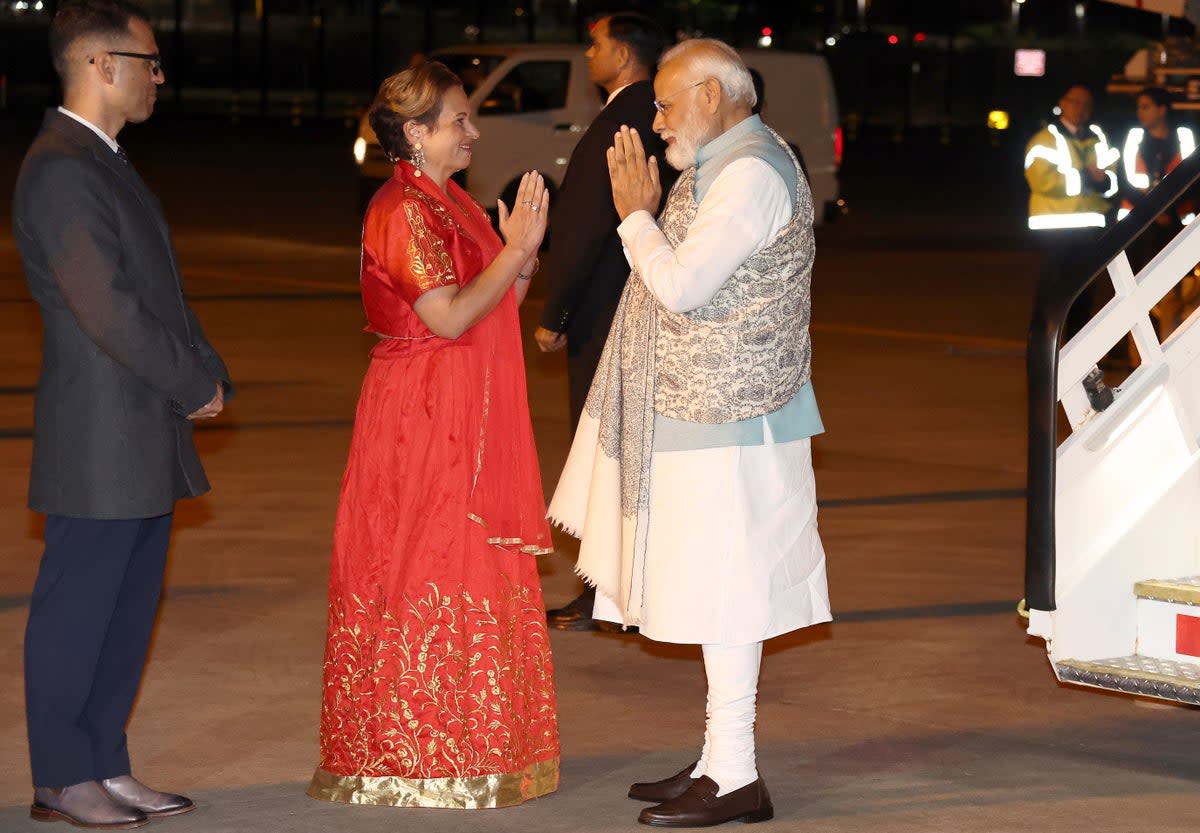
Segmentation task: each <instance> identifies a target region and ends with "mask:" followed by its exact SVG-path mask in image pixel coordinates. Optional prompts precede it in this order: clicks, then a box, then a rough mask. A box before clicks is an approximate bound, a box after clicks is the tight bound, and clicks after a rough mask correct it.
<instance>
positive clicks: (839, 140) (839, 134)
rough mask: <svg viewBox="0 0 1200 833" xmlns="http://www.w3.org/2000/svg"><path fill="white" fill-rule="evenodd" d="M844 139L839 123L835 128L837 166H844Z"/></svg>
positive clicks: (834, 144) (834, 143)
mask: <svg viewBox="0 0 1200 833" xmlns="http://www.w3.org/2000/svg"><path fill="white" fill-rule="evenodd" d="M844 148H845V145H844V140H843V139H842V128H841V126H840V125H839V126H838V127H835V128H834V130H833V166H834V167H835V168H841V167H842V151H843V150H844Z"/></svg>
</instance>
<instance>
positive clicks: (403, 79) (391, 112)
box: [367, 61, 462, 161]
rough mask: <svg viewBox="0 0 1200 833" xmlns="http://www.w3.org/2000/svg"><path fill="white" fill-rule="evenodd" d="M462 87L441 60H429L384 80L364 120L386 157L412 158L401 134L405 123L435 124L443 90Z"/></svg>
mask: <svg viewBox="0 0 1200 833" xmlns="http://www.w3.org/2000/svg"><path fill="white" fill-rule="evenodd" d="M461 86H462V81H461V80H460V79H459V77H458V76H457V75H455V74H454V73H453V72H451V71H450V68H449V67H447V66H446V65H445V64H443V63H441V62H440V61H428V62H426V63H424V64H421V65H420V66H419V67H415V68H413V69H406V70H404V71H403V72H397V73H396V74H395V75H390V76H388V77H387V78H385V79H384V80H383V83H382V84H380V85H379V92H378V93H376V95H375V101H374V102H373V103H372V104H371V109H370V110H369V111H368V112H367V121H368V122H370V124H371V129H372V130H374V131H375V136H376V138H378V139H379V146H380V147H381V148H383V152H384V153H386V154H387V155H388V158H389V159H391V160H393V161H395V160H398V159H407V158H408V157H410V156H412V146H411V145H410V144H409V142H408V137H407V136H405V135H404V124H405V122H409V121H415V122H417V123H419V124H434V123H435V122H436V121H437V119H438V116H440V115H441V114H442V99H443V98H444V96H445V94H446V90H448V89H450V88H451V87H461Z"/></svg>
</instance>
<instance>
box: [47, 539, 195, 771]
mask: <svg viewBox="0 0 1200 833" xmlns="http://www.w3.org/2000/svg"><path fill="white" fill-rule="evenodd" d="M171 520H172V516H171V515H162V516H160V517H157V518H142V519H133V520H91V519H86V518H65V517H61V516H57V515H50V516H48V517H47V518H46V549H45V552H44V554H43V555H42V563H41V566H40V568H39V570H38V576H37V581H36V582H35V584H34V588H33V599H32V601H31V602H30V605H29V623H28V624H27V626H26V629H25V716H26V722H27V726H28V729H29V757H30V763H31V768H32V773H33V783H34V786H37V787H65V786H69V785H71V784H78V783H80V782H83V781H94V780H103V779H105V778H115V777H117V776H119V775H128V774H129V771H130V769H129V752H128V749H127V745H126V738H125V724H126V723H127V722H128V720H129V714H130V712H131V711H132V709H133V701H134V698H135V697H136V696H137V691H138V686H139V685H140V684H141V680H142V669H143V667H144V665H145V662H146V651H147V648H148V647H149V645H150V635H151V632H152V631H153V629H154V618H155V615H156V613H157V611H158V602H159V596H160V594H161V592H162V581H163V569H164V568H165V566H166V560H167V544H168V542H169V539H170V535H171Z"/></svg>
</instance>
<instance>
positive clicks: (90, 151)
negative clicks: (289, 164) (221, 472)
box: [13, 110, 233, 519]
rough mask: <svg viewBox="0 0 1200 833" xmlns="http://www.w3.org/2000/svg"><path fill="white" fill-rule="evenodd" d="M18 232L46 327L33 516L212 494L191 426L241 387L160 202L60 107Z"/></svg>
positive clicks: (34, 168) (140, 506) (141, 507)
mask: <svg viewBox="0 0 1200 833" xmlns="http://www.w3.org/2000/svg"><path fill="white" fill-rule="evenodd" d="M13 231H14V234H15V237H16V243H17V248H18V250H19V251H20V253H21V260H22V262H23V263H24V267H25V280H26V282H27V283H28V284H29V290H30V292H31V293H32V294H33V298H34V300H35V301H37V303H38V306H39V307H41V313H42V325H43V342H42V372H41V376H40V378H39V380H38V389H37V401H36V407H35V414H34V436H33V467H32V472H31V476H30V485H29V507H30V508H31V509H33V510H35V511H38V512H46V513H50V514H55V515H65V516H69V517H81V518H96V519H113V518H141V517H154V516H157V515H163V514H166V513H168V512H170V511H172V509H173V507H174V503H175V501H176V500H177V499H179V498H181V497H188V496H193V495H199V494H202V493H204V492H206V491H207V490H208V479H207V478H206V477H205V474H204V469H203V467H202V466H201V464H200V458H199V456H198V455H197V454H196V449H195V446H194V444H193V442H192V424H191V422H189V421H188V420H187V419H186V416H187V415H188V414H190V413H192V412H194V411H196V410H197V409H199V408H201V407H203V406H204V405H205V404H207V403H208V402H209V401H210V400H211V399H212V398H213V395H214V394H215V393H216V385H217V382H218V381H220V382H222V383H223V384H224V385H225V389H226V397H227V398H228V397H229V396H231V395H232V393H233V390H232V385H231V384H230V383H229V372H228V371H227V370H226V369H225V363H224V362H223V361H222V360H221V357H220V356H219V355H217V352H216V351H215V350H214V349H213V348H212V346H211V345H210V344H209V343H208V340H207V339H206V338H205V337H204V332H203V330H202V329H201V327H200V322H199V321H198V320H197V319H196V316H195V314H194V313H193V312H192V310H191V308H190V307H189V306H188V303H187V300H186V298H185V297H184V295H183V288H182V283H181V279H180V275H179V268H178V266H177V265H176V262H175V251H174V247H173V245H172V243H171V236H170V232H169V231H168V229H167V224H166V220H165V219H164V218H163V214H162V208H161V206H160V205H159V202H158V200H157V199H156V198H155V197H154V195H153V194H152V193H151V192H150V190H149V189H148V188H147V187H146V185H145V183H143V182H142V180H141V178H140V177H139V176H138V175H137V172H136V171H135V170H134V169H133V167H132V166H131V165H129V164H127V163H126V162H123V161H121V159H120V157H118V156H117V154H115V153H114V152H113V151H112V149H111V148H110V147H109V146H108V145H107V144H105V142H104V141H103V140H102V139H101V138H100V137H99V136H97V135H96V134H95V133H94V132H92V131H91V130H90V129H88V128H87V127H86V126H85V125H83V124H80V123H79V122H77V121H75V120H74V119H72V118H70V117H69V116H66V115H64V114H62V113H60V112H58V111H57V110H51V111H49V112H48V113H47V114H46V119H45V121H44V123H43V125H42V130H41V132H40V133H39V134H38V136H37V138H36V139H35V140H34V142H33V145H32V146H31V147H30V149H29V152H28V153H27V154H26V156H25V161H24V162H23V163H22V165H21V170H20V173H19V174H18V176H17V185H16V191H15V194H14V197H13Z"/></svg>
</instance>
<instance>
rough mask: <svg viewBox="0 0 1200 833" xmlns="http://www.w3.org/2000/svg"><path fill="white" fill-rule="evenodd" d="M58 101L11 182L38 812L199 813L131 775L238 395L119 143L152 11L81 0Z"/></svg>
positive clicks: (151, 82) (153, 60) (86, 819)
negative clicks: (27, 461)
mask: <svg viewBox="0 0 1200 833" xmlns="http://www.w3.org/2000/svg"><path fill="white" fill-rule="evenodd" d="M50 48H51V55H52V58H53V60H54V66H55V69H56V70H57V72H58V74H59V77H60V78H61V80H62V83H63V90H64V98H63V106H62V107H59V108H57V109H55V110H51V111H49V112H48V113H47V114H46V118H45V121H44V123H43V126H42V130H41V132H40V133H39V134H38V136H37V138H36V139H35V140H34V142H33V145H32V146H31V147H30V149H29V153H28V154H27V155H26V157H25V161H24V163H23V164H22V166H21V170H20V173H19V174H18V177H17V185H16V191H15V195H14V198H13V230H14V234H15V237H16V243H17V248H18V249H19V250H20V253H21V259H22V261H23V263H24V267H25V278H26V281H27V282H28V284H29V289H30V292H31V293H32V295H33V297H34V299H35V300H36V301H37V303H38V306H39V307H40V308H41V315H42V324H43V330H44V338H43V357H42V371H41V377H40V379H39V381H38V389H37V402H36V411H35V420H34V436H33V466H32V472H31V477H30V487H29V506H30V508H31V509H33V510H34V511H36V512H44V513H46V516H47V517H46V534H45V552H44V554H43V556H42V562H41V566H40V569H39V572H38V576H37V580H36V583H35V585H34V589H33V598H32V600H31V603H30V610H29V623H28V625H27V628H26V632H25V700H26V718H27V722H28V728H29V751H30V759H31V765H32V774H33V783H34V802H33V805H32V807H31V809H30V813H31V815H32V816H33V817H34V818H36V819H39V820H42V821H52V820H63V821H67V822H70V823H72V824H75V825H78V826H83V827H118V826H120V827H137V826H140V825H142V824H145V823H147V821H148V820H149V818H150V817H153V816H165V815H174V814H176V813H182V812H187V811H188V810H191V809H193V808H194V805H193V804H192V802H191V801H190V800H188V799H187V798H184V797H183V796H179V795H173V794H170V793H162V792H158V791H156V790H152V789H150V788H149V787H146V786H145V785H143V784H142V783H140V782H139V781H137V780H135V779H134V778H133V776H132V775H131V772H130V764H129V753H128V750H127V748H126V738H125V724H126V722H127V720H128V719H129V714H130V711H131V710H132V708H133V701H134V697H135V696H136V694H137V690H138V686H139V684H140V682H141V676H142V669H143V665H144V663H145V658H146V650H147V646H148V644H149V640H150V633H151V629H152V627H153V624H154V617H155V613H156V611H157V608H158V602H159V593H160V590H161V587H162V579H163V569H164V566H165V562H166V554H167V543H168V538H169V536H170V530H171V518H172V511H173V509H174V504H175V501H176V500H177V499H179V498H182V497H188V496H192V495H198V494H201V493H203V492H205V491H207V490H208V481H207V479H206V478H205V475H204V469H203V467H202V466H201V465H200V459H199V457H198V456H197V454H196V449H195V446H194V445H193V443H192V422H191V421H192V420H196V419H205V418H211V417H215V416H216V415H217V414H218V413H220V412H221V409H222V407H223V405H224V401H225V399H226V398H227V397H228V396H230V395H231V394H232V386H231V385H230V382H229V373H228V371H227V370H226V369H225V363H224V362H223V361H222V360H221V357H220V356H219V355H217V353H216V351H215V350H214V349H213V348H212V346H211V345H210V344H209V343H208V341H207V339H206V338H205V337H204V332H203V330H202V329H201V327H200V323H199V321H198V320H197V319H196V316H195V314H194V313H193V312H192V310H191V308H190V307H189V306H188V303H187V300H186V298H185V297H184V294H183V289H182V285H181V280H180V275H179V270H178V267H177V265H176V262H175V254H174V248H173V246H172V243H171V237H170V232H169V231H168V229H167V225H166V221H165V219H164V218H163V215H162V210H161V207H160V206H159V203H158V200H157V199H155V197H154V195H153V194H152V193H151V192H150V190H149V189H148V188H147V187H146V185H145V184H144V183H143V182H142V180H141V179H140V178H139V177H138V175H137V172H136V171H134V169H133V167H132V166H131V165H130V164H129V161H128V159H127V158H126V157H125V154H124V152H123V151H122V150H121V148H120V146H119V145H118V144H117V142H116V137H117V134H118V133H119V132H120V131H121V129H122V128H123V127H124V126H125V124H126V123H129V122H134V123H137V122H142V121H145V120H146V119H147V118H149V117H150V114H151V113H152V112H153V110H154V102H155V96H156V94H157V89H158V85H160V84H162V83H163V80H164V79H163V72H162V65H161V62H160V58H159V55H158V46H157V44H156V43H155V39H154V33H153V32H152V31H151V29H150V24H149V20H148V18H147V17H146V14H145V13H144V12H142V11H141V10H140V9H138V8H136V7H134V6H132V5H130V4H129V3H127V2H126V0H75V2H69V3H66V4H64V5H63V6H62V7H61V8H60V10H59V12H58V13H57V15H56V16H55V18H54V21H53V23H52V24H51V30H50Z"/></svg>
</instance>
